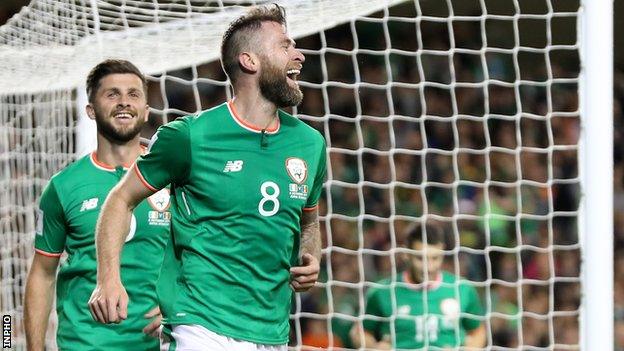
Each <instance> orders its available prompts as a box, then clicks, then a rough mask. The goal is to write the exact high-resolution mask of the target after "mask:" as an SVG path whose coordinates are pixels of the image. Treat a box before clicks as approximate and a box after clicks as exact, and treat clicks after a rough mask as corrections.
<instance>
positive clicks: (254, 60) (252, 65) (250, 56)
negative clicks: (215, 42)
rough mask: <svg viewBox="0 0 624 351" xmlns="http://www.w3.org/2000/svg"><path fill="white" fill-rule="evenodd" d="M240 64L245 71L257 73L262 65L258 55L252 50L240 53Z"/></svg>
mask: <svg viewBox="0 0 624 351" xmlns="http://www.w3.org/2000/svg"><path fill="white" fill-rule="evenodd" d="M238 64H239V65H240V67H241V70H242V71H243V72H245V73H256V72H257V71H258V68H259V67H260V61H259V60H258V56H256V55H255V54H254V53H251V52H247V51H244V52H241V53H240V54H239V55H238Z"/></svg>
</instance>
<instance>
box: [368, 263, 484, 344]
mask: <svg viewBox="0 0 624 351" xmlns="http://www.w3.org/2000/svg"><path fill="white" fill-rule="evenodd" d="M406 274H407V273H406V272H403V274H401V275H399V277H397V282H396V284H395V286H394V289H392V286H391V281H390V279H386V280H382V281H381V282H379V283H380V284H381V285H382V286H381V287H374V288H371V289H370V290H369V291H368V293H367V296H366V314H367V315H371V316H376V317H391V316H393V317H395V318H396V319H395V320H394V323H391V321H390V318H381V319H380V318H375V319H374V318H370V317H369V318H366V319H365V320H364V328H365V329H366V330H368V331H369V332H371V333H373V335H374V336H375V337H376V338H377V340H384V339H385V340H388V341H390V342H392V344H393V345H395V348H396V349H399V350H401V349H405V350H415V349H422V350H445V349H446V348H453V347H458V346H461V345H463V344H464V339H465V337H466V331H470V330H474V329H476V328H477V327H479V325H480V324H481V321H480V318H479V317H481V316H482V315H483V307H482V305H481V301H480V300H479V296H478V294H477V291H476V289H475V288H474V287H473V286H471V285H468V283H467V282H466V281H464V280H460V279H457V277H456V276H455V275H453V274H450V273H448V272H442V274H441V277H440V281H437V282H434V283H432V284H431V285H430V286H429V287H428V288H425V289H423V288H419V287H416V286H414V285H412V284H408V283H407V281H408V279H407V278H406ZM393 290H394V293H393ZM393 295H394V296H393ZM393 301H396V305H395V306H396V308H395V309H393V307H392V306H393ZM392 324H394V326H393V328H394V338H395V339H394V340H393V339H392V331H391V327H392Z"/></svg>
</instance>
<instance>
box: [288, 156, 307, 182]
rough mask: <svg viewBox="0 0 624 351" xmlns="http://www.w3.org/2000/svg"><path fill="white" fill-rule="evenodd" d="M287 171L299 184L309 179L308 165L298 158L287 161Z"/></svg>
mask: <svg viewBox="0 0 624 351" xmlns="http://www.w3.org/2000/svg"><path fill="white" fill-rule="evenodd" d="M286 171H287V172H288V175H289V176H290V178H291V179H292V180H294V181H295V182H296V183H297V184H301V183H303V182H305V181H306V179H307V178H308V165H307V164H306V163H305V161H304V160H302V159H300V158H297V157H290V158H288V159H286Z"/></svg>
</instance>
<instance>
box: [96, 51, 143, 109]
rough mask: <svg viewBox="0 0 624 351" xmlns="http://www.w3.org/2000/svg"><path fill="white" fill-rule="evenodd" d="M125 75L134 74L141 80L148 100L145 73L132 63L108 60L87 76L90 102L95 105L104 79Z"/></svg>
mask: <svg viewBox="0 0 624 351" xmlns="http://www.w3.org/2000/svg"><path fill="white" fill-rule="evenodd" d="M125 73H130V74H134V75H136V76H137V77H139V78H140V79H141V82H142V83H143V93H144V94H145V96H146V98H147V80H146V79H145V76H144V75H143V73H141V71H139V69H138V68H137V67H136V66H135V65H133V64H132V63H131V62H130V61H126V60H116V59H108V60H105V61H102V62H100V63H99V64H98V65H97V66H95V67H93V69H91V71H90V72H89V75H88V76H87V96H88V97H89V102H90V103H93V102H94V101H95V95H96V93H97V91H98V89H99V88H100V82H101V81H102V78H104V77H106V76H107V75H109V74H125Z"/></svg>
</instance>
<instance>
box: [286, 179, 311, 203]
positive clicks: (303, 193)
mask: <svg viewBox="0 0 624 351" xmlns="http://www.w3.org/2000/svg"><path fill="white" fill-rule="evenodd" d="M288 192H289V193H290V198H291V199H299V200H306V199H307V198H308V186H307V185H305V184H295V183H290V184H288Z"/></svg>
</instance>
